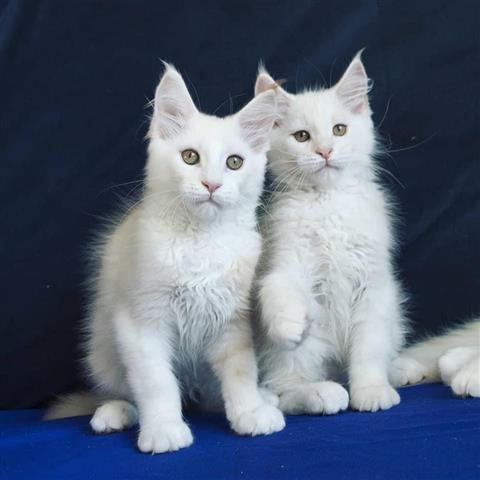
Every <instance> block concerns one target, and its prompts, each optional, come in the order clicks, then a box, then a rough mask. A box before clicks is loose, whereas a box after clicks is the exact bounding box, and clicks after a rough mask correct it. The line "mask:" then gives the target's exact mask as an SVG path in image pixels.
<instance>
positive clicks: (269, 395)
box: [258, 387, 278, 407]
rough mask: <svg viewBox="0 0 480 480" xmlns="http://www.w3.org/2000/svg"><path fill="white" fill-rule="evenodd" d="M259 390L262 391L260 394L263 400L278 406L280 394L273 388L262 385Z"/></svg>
mask: <svg viewBox="0 0 480 480" xmlns="http://www.w3.org/2000/svg"><path fill="white" fill-rule="evenodd" d="M258 391H259V392H260V395H261V396H262V399H263V401H264V402H265V403H266V404H267V405H273V406H274V407H278V395H276V394H275V393H273V392H272V391H271V390H269V389H268V388H265V387H260V388H259V389H258Z"/></svg>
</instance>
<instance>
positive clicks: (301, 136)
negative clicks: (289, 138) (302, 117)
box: [293, 130, 310, 143]
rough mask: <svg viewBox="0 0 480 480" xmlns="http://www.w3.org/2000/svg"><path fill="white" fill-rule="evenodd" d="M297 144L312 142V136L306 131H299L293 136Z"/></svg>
mask: <svg viewBox="0 0 480 480" xmlns="http://www.w3.org/2000/svg"><path fill="white" fill-rule="evenodd" d="M293 136H294V137H295V140H296V141H297V142H300V143H303V142H306V141H307V140H310V134H309V133H308V132H307V131H306V130H299V131H298V132H295V133H294V134H293Z"/></svg>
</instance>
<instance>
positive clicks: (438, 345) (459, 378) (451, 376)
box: [390, 320, 480, 397]
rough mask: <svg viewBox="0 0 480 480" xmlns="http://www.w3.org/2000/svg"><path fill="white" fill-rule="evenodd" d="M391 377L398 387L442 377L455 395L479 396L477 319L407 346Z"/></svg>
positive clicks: (478, 335) (394, 365) (479, 360)
mask: <svg viewBox="0 0 480 480" xmlns="http://www.w3.org/2000/svg"><path fill="white" fill-rule="evenodd" d="M390 376H391V380H392V383H393V384H394V385H397V386H402V385H406V384H408V383H410V384H413V383H425V382H435V381H439V380H440V379H441V380H442V381H443V383H445V385H448V386H450V387H451V388H452V390H453V392H454V393H455V394H456V395H462V396H468V395H470V396H472V397H480V320H473V321H472V322H469V323H466V324H464V325H461V326H459V327H456V328H453V329H451V330H449V331H448V332H446V333H444V334H443V335H438V336H435V337H431V338H428V339H426V340H423V341H421V342H418V343H416V344H414V345H412V346H410V347H408V348H407V349H405V350H404V351H403V352H402V353H401V355H400V356H399V357H398V358H397V359H396V360H395V361H394V362H393V364H392V367H391V371H390Z"/></svg>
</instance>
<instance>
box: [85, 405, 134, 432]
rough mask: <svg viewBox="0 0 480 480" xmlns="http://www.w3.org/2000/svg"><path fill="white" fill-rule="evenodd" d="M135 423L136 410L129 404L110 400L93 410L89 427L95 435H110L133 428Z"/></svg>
mask: <svg viewBox="0 0 480 480" xmlns="http://www.w3.org/2000/svg"><path fill="white" fill-rule="evenodd" d="M137 421H138V414H137V409H136V408H135V407H134V406H133V405H132V404H131V403H129V402H126V401H124V400H112V401H110V402H107V403H105V404H103V405H102V406H101V407H98V408H97V410H95V413H94V414H93V417H92V419H91V420H90V426H91V427H92V430H93V431H94V432H96V433H110V432H118V431H120V430H125V429H127V428H130V427H133V426H134V425H136V423H137Z"/></svg>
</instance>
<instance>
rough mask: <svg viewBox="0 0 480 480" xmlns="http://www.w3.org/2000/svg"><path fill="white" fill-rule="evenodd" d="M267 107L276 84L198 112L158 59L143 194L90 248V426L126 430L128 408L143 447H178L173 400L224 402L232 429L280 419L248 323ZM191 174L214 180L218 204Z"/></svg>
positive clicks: (182, 436)
mask: <svg viewBox="0 0 480 480" xmlns="http://www.w3.org/2000/svg"><path fill="white" fill-rule="evenodd" d="M276 118H277V106H276V97H275V94H274V93H273V92H266V93H265V94H264V95H261V96H260V97H257V98H255V99H253V100H252V101H251V102H250V103H249V104H247V105H246V106H245V107H244V108H243V109H242V110H241V111H240V112H238V113H237V114H235V115H232V116H230V117H226V118H217V117H213V116H208V115H205V114H202V113H200V112H198V111H197V109H196V107H195V105H194V103H193V101H192V100H191V97H190V95H189V93H188V90H187V87H186V86H185V83H184V81H183V79H182V77H181V76H180V74H179V73H178V72H177V71H176V70H175V69H174V68H173V67H171V66H169V65H166V70H165V73H164V75H163V77H162V79H161V81H160V84H159V86H158V88H157V91H156V96H155V108H154V115H153V118H152V121H151V126H150V131H149V139H150V143H149V156H148V162H147V167H146V180H145V192H144V195H143V198H142V200H141V202H140V203H139V204H138V205H136V206H135V207H134V208H133V209H131V210H130V211H129V213H128V214H127V215H126V216H125V217H124V218H123V219H122V220H121V222H119V223H118V225H117V226H116V227H115V228H114V229H113V230H112V231H111V233H109V234H108V235H107V236H106V237H105V238H104V242H103V247H102V248H101V249H100V251H99V252H98V261H99V264H100V266H99V274H98V278H97V280H96V282H95V285H94V291H95V296H94V301H93V304H92V306H91V314H90V316H89V319H88V325H87V327H88V328H87V329H88V341H87V358H86V363H87V369H88V372H89V374H90V377H91V380H92V383H93V385H94V386H95V392H96V395H97V398H99V399H101V402H100V403H101V406H100V407H99V408H98V409H97V411H96V412H95V414H94V416H93V418H92V421H91V425H92V428H93V429H94V430H95V431H97V432H109V431H112V430H118V429H122V428H127V427H130V426H132V425H133V424H134V423H135V422H136V421H137V415H138V421H139V423H140V434H139V438H138V447H139V449H140V450H141V451H143V452H164V451H171V450H177V449H179V448H182V447H186V446H188V445H190V444H191V443H192V441H193V438H192V434H191V431H190V429H189V427H188V426H187V424H186V423H185V422H184V420H183V418H182V400H194V401H197V402H198V403H199V404H200V406H202V407H205V408H215V407H219V406H220V407H224V409H225V411H226V415H227V417H228V420H229V421H230V424H231V427H232V429H233V430H235V431H236V432H237V433H239V434H243V435H257V434H269V433H272V432H275V431H278V430H281V429H282V428H283V427H284V425H285V423H284V419H283V415H282V414H281V412H280V411H279V410H278V409H277V408H276V407H275V406H273V405H271V402H270V403H269V402H267V401H266V400H264V396H262V392H261V391H260V390H259V389H258V386H257V366H256V361H255V356H254V351H253V345H252V334H251V326H250V322H249V294H250V289H251V284H252V280H253V275H254V271H255V267H256V264H257V260H258V257H259V254H260V250H261V238H260V235H259V233H258V232H257V230H256V218H255V209H256V207H257V205H258V202H259V196H260V194H261V190H262V186H263V180H264V172H265V168H266V151H267V149H268V147H269V135H268V134H269V131H270V129H271V128H272V125H273V123H274V121H275V119H276ZM185 149H194V150H196V151H197V152H198V153H199V155H200V163H199V164H198V165H187V164H186V163H185V162H184V161H183V160H182V156H181V152H182V151H183V150H185ZM232 154H235V155H240V156H241V157H243V158H244V164H243V166H242V167H241V168H240V169H239V170H236V171H233V170H229V169H228V168H227V166H226V159H227V157H228V156H229V155H232ZM202 181H207V182H210V183H214V184H218V185H221V187H220V188H219V189H218V190H216V191H215V192H214V193H213V194H212V197H211V198H212V200H213V201H214V202H216V203H213V201H209V198H210V194H209V192H208V191H207V189H206V188H205V187H204V186H203V185H202V183H201V182H202ZM269 400H271V395H270V398H269ZM74 410H75V409H74ZM62 413H63V415H65V411H63V412H62ZM67 413H68V412H67Z"/></svg>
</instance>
